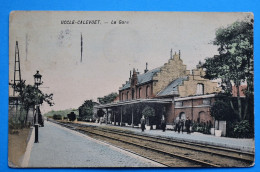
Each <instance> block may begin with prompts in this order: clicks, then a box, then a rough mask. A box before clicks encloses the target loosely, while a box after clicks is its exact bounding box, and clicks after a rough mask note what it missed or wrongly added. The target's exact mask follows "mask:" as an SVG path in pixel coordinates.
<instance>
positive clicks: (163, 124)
mask: <svg viewBox="0 0 260 172" xmlns="http://www.w3.org/2000/svg"><path fill="white" fill-rule="evenodd" d="M161 127H162V130H163V132H165V129H166V122H165V120H162V123H161Z"/></svg>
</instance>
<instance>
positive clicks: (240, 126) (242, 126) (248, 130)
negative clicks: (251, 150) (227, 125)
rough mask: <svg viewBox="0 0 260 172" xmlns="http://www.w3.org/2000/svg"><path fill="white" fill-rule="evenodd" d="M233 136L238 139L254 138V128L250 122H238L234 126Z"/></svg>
mask: <svg viewBox="0 0 260 172" xmlns="http://www.w3.org/2000/svg"><path fill="white" fill-rule="evenodd" d="M233 134H234V135H233V136H234V137H236V138H252V137H253V136H254V132H253V127H252V126H251V125H250V124H249V121H248V120H243V121H240V122H236V123H235V124H234V125H233Z"/></svg>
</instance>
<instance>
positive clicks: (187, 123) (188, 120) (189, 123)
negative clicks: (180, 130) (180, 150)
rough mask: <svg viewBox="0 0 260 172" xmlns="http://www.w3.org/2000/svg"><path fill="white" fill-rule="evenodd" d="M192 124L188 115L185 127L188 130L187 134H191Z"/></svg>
mask: <svg viewBox="0 0 260 172" xmlns="http://www.w3.org/2000/svg"><path fill="white" fill-rule="evenodd" d="M190 125H191V120H190V119H189V117H188V118H187V120H186V121H185V127H186V130H187V134H190Z"/></svg>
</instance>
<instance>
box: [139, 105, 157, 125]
mask: <svg viewBox="0 0 260 172" xmlns="http://www.w3.org/2000/svg"><path fill="white" fill-rule="evenodd" d="M142 115H143V116H144V117H145V118H146V119H148V121H149V120H150V118H152V117H155V111H154V109H153V108H151V107H150V106H145V108H144V109H143V111H142ZM148 124H149V122H148Z"/></svg>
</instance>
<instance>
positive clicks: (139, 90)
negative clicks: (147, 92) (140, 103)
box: [139, 88, 141, 99]
mask: <svg viewBox="0 0 260 172" xmlns="http://www.w3.org/2000/svg"><path fill="white" fill-rule="evenodd" d="M140 98H141V88H139V99H140Z"/></svg>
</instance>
